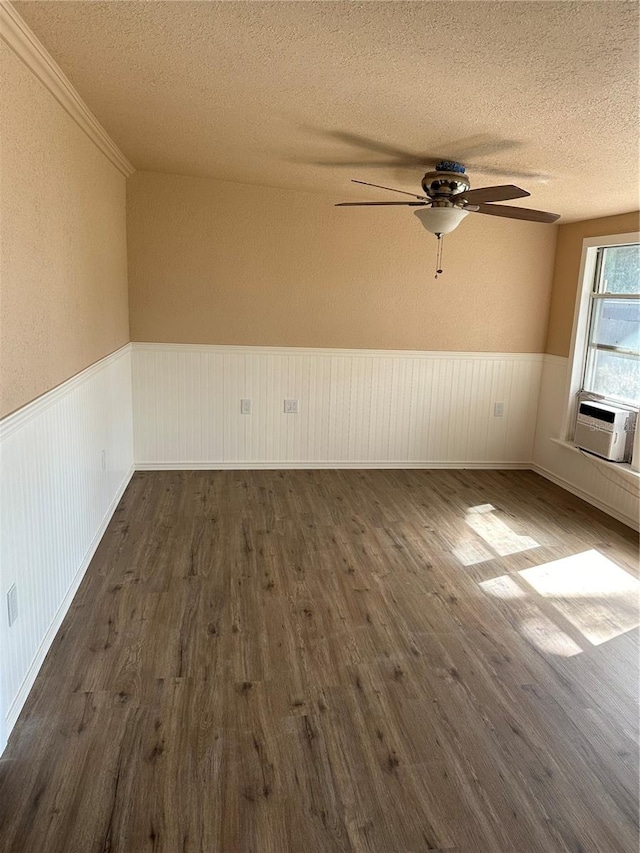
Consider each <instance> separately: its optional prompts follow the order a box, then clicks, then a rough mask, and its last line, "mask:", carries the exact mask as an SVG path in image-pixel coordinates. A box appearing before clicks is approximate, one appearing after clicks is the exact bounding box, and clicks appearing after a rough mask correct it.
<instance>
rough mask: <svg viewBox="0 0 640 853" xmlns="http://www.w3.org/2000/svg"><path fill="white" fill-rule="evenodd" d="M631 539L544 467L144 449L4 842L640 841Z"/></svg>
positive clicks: (90, 584)
mask: <svg viewBox="0 0 640 853" xmlns="http://www.w3.org/2000/svg"><path fill="white" fill-rule="evenodd" d="M636 539H637V537H636V536H635V534H633V533H632V531H630V530H629V529H628V528H625V527H624V526H622V525H620V524H618V523H617V522H615V521H612V520H611V519H609V518H608V517H606V516H604V515H603V514H601V513H599V512H598V511H596V510H594V509H592V508H590V507H588V506H587V505H586V504H584V503H582V502H581V501H579V500H578V499H577V498H574V497H572V496H571V495H569V494H567V493H565V492H563V491H562V490H561V489H559V488H556V487H555V486H553V485H551V484H549V483H547V482H546V481H544V480H542V479H541V478H539V477H538V476H537V475H535V474H533V473H530V472H516V471H512V472H490V471H476V472H472V471H431V472H427V471H366V472H362V471H337V472H336V471H334V472H329V471H315V472H311V471H289V472H267V471H263V472H191V473H184V472H170V473H145V474H141V473H139V474H136V475H135V477H134V479H133V481H132V483H131V485H130V486H129V488H128V490H127V492H126V494H125V497H124V498H123V500H122V503H121V504H120V506H119V508H118V510H117V512H116V514H115V516H114V519H113V521H112V523H111V524H110V526H109V529H108V531H107V533H106V535H105V537H104V539H103V541H102V543H101V545H100V547H99V549H98V552H97V554H96V556H95V558H94V560H93V562H92V564H91V567H90V569H89V571H88V573H87V576H86V578H85V580H84V582H83V584H82V586H81V588H80V590H79V592H78V594H77V596H76V598H75V600H74V602H73V606H72V608H71V610H70V612H69V614H68V616H67V618H66V619H65V621H64V624H63V626H62V629H61V630H60V633H59V635H58V636H57V638H56V640H55V642H54V644H53V647H52V649H51V652H50V654H49V655H48V657H47V659H46V662H45V664H44V667H43V669H42V671H41V674H40V675H39V677H38V680H37V682H36V685H35V687H34V689H33V691H32V693H31V695H30V697H29V699H28V701H27V704H26V707H25V709H24V711H23V713H22V715H21V717H20V720H19V722H18V724H17V726H16V728H15V730H14V732H13V734H12V735H11V738H10V742H9V746H8V749H7V751H6V753H5V755H4V758H3V760H2V761H1V762H0V849H1V850H2V851H12V853H13V852H14V851H15V853H18V851H28V853H93V851H95V853H106V851H121V853H138V851H165V853H187V851H194V852H195V851H203V853H205V851H206V853H214V851H215V853H287V851H295V853H298V851H299V853H331V851H357V853H360V851H370V852H371V853H396V851H403V853H405V851H412V853H415V852H416V851H426V850H431V851H433V850H436V851H437V850H440V851H443V850H448V851H457V853H506V851H508V853H555V851H571V853H636V851H637V849H638V828H637V817H638V802H637V788H638V752H637V742H638V705H637V695H636V692H637V686H638V648H637V647H638V636H637V631H636V630H635V626H637V622H638V618H637V617H638V612H637V611H638V600H637V597H636V596H637V590H636V588H635V586H634V584H635V583H636V582H635V581H634V580H633V579H632V578H631V577H630V575H629V574H627V573H633V574H636V573H637V558H638V554H637V542H636ZM572 555H582V556H579V557H575V558H574V559H573V560H564V561H563V562H558V563H554V564H553V565H552V566H549V567H547V568H545V569H535V570H534V571H531V572H528V571H527V570H529V569H534V567H537V566H541V565H543V564H547V563H553V562H554V561H558V560H562V559H563V558H566V557H571V556H572ZM617 567H621V569H624V570H625V572H622V571H621V569H620V568H617Z"/></svg>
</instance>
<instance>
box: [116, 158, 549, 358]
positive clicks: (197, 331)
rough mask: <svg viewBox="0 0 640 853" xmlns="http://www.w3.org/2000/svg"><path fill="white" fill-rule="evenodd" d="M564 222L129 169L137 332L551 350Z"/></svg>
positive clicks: (222, 340)
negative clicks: (449, 226)
mask: <svg viewBox="0 0 640 853" xmlns="http://www.w3.org/2000/svg"><path fill="white" fill-rule="evenodd" d="M556 231H557V228H556V227H555V226H553V225H539V224H536V223H530V222H516V221H513V220H508V219H497V218H493V217H489V216H474V215H473V214H471V215H469V216H468V217H467V218H466V219H465V221H464V222H463V223H462V225H460V227H459V228H458V230H457V231H455V232H454V233H453V234H450V235H448V236H447V237H446V240H445V248H444V270H445V272H444V275H442V276H441V277H440V278H438V280H437V281H436V280H434V268H435V258H436V242H437V241H436V238H435V237H433V236H432V235H430V234H427V233H426V232H425V230H424V229H423V228H422V226H421V225H420V223H419V222H418V221H417V220H416V219H415V217H414V216H412V214H411V208H402V207H401V208H371V210H370V211H368V212H367V215H366V216H353V211H351V210H349V209H344V208H335V207H334V206H333V205H332V203H331V201H330V200H329V199H327V198H326V197H324V196H320V195H317V194H313V193H303V192H299V191H293V190H279V189H270V188H264V189H262V190H261V191H260V192H259V193H256V191H255V189H254V188H253V187H249V186H243V185H239V184H233V183H226V182H222V181H213V180H208V179H204V178H191V177H180V176H177V175H163V174H158V173H151V172H136V173H135V174H133V175H132V176H131V177H130V178H129V179H128V181H127V234H128V249H129V296H130V318H131V339H132V340H134V341H158V342H168V343H203V344H208V343H213V344H241V345H262V346H310V347H345V348H351V347H353V348H364V349H368V348H372V349H416V350H454V351H455V350H459V351H460V350H462V351H469V350H470V351H498V352H542V350H543V349H544V341H545V333H546V326H547V314H548V310H549V297H550V286H551V275H552V269H553V255H554V248H555V239H556Z"/></svg>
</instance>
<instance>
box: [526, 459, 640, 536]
mask: <svg viewBox="0 0 640 853" xmlns="http://www.w3.org/2000/svg"><path fill="white" fill-rule="evenodd" d="M528 467H529V468H530V469H531V470H532V471H535V473H536V474H540V476H541V477H544V478H545V479H546V480H550V481H551V482H552V483H555V484H556V486H560V487H561V488H563V489H565V490H566V491H567V492H571V494H572V495H575V496H576V497H578V498H581V499H582V500H583V501H586V503H588V504H591V506H595V507H596V509H600V510H602V512H605V513H606V514H607V515H610V516H611V517H612V518H615V519H617V520H618V521H621V522H622V523H623V524H626V525H627V527H631V528H633V530H640V521H639V520H638V519H637V518H631V517H630V516H628V515H624V514H623V513H621V512H619V511H618V510H616V509H615V508H614V507H612V506H610V505H609V504H606V503H604V502H603V501H600V500H598V498H596V497H594V496H593V495H592V494H590V493H589V492H586V491H585V490H584V489H581V488H580V487H579V486H576V485H574V484H573V483H571V482H569V480H565V479H564V477H559V476H558V475H557V474H554V473H553V472H552V471H549V470H548V469H547V468H543V467H542V466H541V465H536V464H534V463H532V464H531V465H529V466H528Z"/></svg>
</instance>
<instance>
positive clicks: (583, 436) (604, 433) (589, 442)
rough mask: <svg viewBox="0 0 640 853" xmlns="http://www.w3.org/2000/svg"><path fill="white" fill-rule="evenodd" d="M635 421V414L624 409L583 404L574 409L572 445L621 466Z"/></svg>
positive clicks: (588, 402) (591, 403)
mask: <svg viewBox="0 0 640 853" xmlns="http://www.w3.org/2000/svg"><path fill="white" fill-rule="evenodd" d="M635 420H636V415H635V412H630V411H629V410H628V409H619V408H617V407H616V406H609V405H607V404H605V403H597V402H595V401H594V400H588V401H587V400H584V401H582V402H581V403H580V404H579V405H578V417H577V420H576V431H575V435H574V439H573V442H574V444H576V445H577V446H578V447H581V448H582V449H583V450H588V451H589V452H590V453H595V454H596V455H597V456H602V457H603V459H610V460H611V461H612V462H624V461H625V458H626V456H627V453H628V449H629V447H630V440H631V439H632V435H633V431H634V428H635Z"/></svg>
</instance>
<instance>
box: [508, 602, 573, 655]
mask: <svg viewBox="0 0 640 853" xmlns="http://www.w3.org/2000/svg"><path fill="white" fill-rule="evenodd" d="M520 633H521V634H522V636H523V637H524V638H525V639H527V640H529V642H530V643H533V644H534V646H536V647H537V648H538V649H540V651H541V652H545V653H546V654H549V655H557V656H558V657H563V658H570V657H573V656H574V655H579V654H580V652H581V651H582V649H581V648H580V646H579V645H578V644H577V643H575V642H574V641H573V640H572V639H571V637H570V636H569V635H568V634H565V632H564V631H563V630H561V629H560V628H558V626H557V625H556V623H555V622H553V621H552V620H551V619H549V617H548V616H545V615H544V613H542V612H540V614H539V615H538V616H535V617H533V618H531V619H524V620H523V621H522V623H521V624H520Z"/></svg>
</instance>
